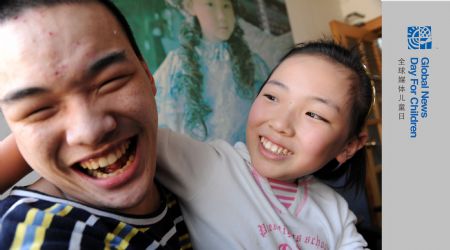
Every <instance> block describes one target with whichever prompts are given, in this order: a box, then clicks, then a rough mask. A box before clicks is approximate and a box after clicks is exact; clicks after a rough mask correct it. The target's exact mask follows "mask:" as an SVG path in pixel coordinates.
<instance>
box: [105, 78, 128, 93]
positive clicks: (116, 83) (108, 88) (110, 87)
mask: <svg viewBox="0 0 450 250" xmlns="http://www.w3.org/2000/svg"><path fill="white" fill-rule="evenodd" d="M130 78H131V76H119V77H115V78H112V79H110V80H107V81H105V82H103V83H102V84H100V87H99V88H98V93H109V92H113V91H115V90H117V89H120V88H121V87H122V86H124V85H125V84H126V83H127V82H128V80H129V79H130Z"/></svg>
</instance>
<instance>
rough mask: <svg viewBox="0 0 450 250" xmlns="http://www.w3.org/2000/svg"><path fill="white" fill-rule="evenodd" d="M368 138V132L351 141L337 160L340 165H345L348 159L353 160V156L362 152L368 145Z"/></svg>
mask: <svg viewBox="0 0 450 250" xmlns="http://www.w3.org/2000/svg"><path fill="white" fill-rule="evenodd" d="M367 138H368V134H367V132H366V131H363V132H361V133H359V135H358V136H357V137H354V138H353V139H351V140H350V141H349V142H348V143H347V145H345V147H344V149H343V150H342V152H341V153H339V154H338V155H337V156H336V160H337V161H338V162H339V164H340V165H341V164H343V163H344V162H346V161H347V160H348V159H350V158H352V157H353V155H354V154H355V153H356V152H357V151H358V150H360V149H361V148H362V147H364V145H365V144H366V141H367Z"/></svg>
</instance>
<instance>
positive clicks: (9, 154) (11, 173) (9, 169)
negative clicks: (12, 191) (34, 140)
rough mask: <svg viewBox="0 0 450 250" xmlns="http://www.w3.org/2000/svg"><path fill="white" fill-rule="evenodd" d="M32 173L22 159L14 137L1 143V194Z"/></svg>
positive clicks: (9, 137) (10, 136)
mask: <svg viewBox="0 0 450 250" xmlns="http://www.w3.org/2000/svg"><path fill="white" fill-rule="evenodd" d="M29 172H31V168H30V167H29V166H28V164H27V163H26V162H25V160H24V159H23V158H22V155H21V154H20V152H19V149H18V148H17V145H16V141H15V139H14V137H13V136H12V135H9V136H8V137H6V138H5V139H4V140H2V141H0V193H4V192H5V191H7V190H8V189H9V188H11V187H12V186H13V185H14V184H16V182H18V181H19V180H20V179H22V178H23V177H24V176H25V175H27V174H28V173H29Z"/></svg>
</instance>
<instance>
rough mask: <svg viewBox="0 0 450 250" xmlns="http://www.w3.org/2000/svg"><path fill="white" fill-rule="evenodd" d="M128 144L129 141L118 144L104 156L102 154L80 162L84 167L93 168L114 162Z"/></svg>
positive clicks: (123, 152) (122, 153) (125, 149)
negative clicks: (118, 145)
mask: <svg viewBox="0 0 450 250" xmlns="http://www.w3.org/2000/svg"><path fill="white" fill-rule="evenodd" d="M129 146H130V142H127V143H124V144H122V145H120V147H118V148H117V149H116V150H115V151H114V152H111V153H109V154H108V155H106V156H102V157H99V158H95V159H90V160H87V161H84V162H82V163H80V165H81V167H83V168H84V169H91V170H95V169H98V168H104V167H106V166H109V165H111V164H113V163H115V162H116V161H117V160H118V159H120V157H122V156H123V155H124V154H125V152H126V151H127V149H128V147H129Z"/></svg>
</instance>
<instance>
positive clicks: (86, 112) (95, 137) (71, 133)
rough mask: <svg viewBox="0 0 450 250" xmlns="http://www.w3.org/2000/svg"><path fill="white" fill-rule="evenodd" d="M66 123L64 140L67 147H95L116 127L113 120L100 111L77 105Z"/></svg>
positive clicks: (109, 115) (107, 114) (84, 105)
mask: <svg viewBox="0 0 450 250" xmlns="http://www.w3.org/2000/svg"><path fill="white" fill-rule="evenodd" d="M69 114H70V115H69V116H68V117H67V121H66V124H67V125H66V126H67V130H66V140H67V143H68V144H69V145H89V146H96V145H99V144H101V143H102V142H104V141H105V138H106V137H107V136H108V135H109V134H111V133H112V132H113V131H114V130H115V129H116V127H117V121H116V120H115V118H114V117H113V116H112V115H111V114H109V113H108V112H105V111H104V110H101V109H98V108H97V109H95V108H90V107H88V105H87V104H78V105H76V107H73V108H72V110H71V112H69Z"/></svg>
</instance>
